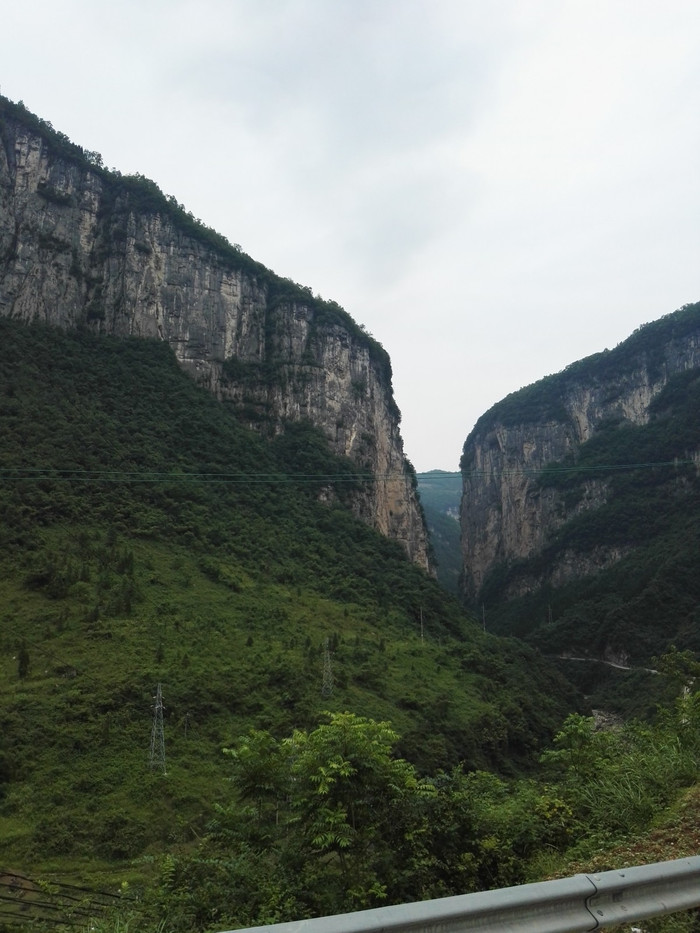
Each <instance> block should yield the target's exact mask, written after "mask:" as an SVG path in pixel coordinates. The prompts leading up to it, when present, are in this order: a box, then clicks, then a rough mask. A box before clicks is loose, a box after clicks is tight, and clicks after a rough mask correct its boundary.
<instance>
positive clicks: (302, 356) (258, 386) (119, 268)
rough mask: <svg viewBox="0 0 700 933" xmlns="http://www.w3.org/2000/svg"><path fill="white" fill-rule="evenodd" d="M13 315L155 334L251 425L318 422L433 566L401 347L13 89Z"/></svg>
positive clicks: (6, 150) (3, 283) (1, 229)
mask: <svg viewBox="0 0 700 933" xmlns="http://www.w3.org/2000/svg"><path fill="white" fill-rule="evenodd" d="M0 139H1V140H2V145H1V146H0V314H2V315H6V316H9V317H13V318H17V319H21V320H35V319H38V320H43V321H46V322H49V323H52V324H55V325H58V326H62V327H67V328H76V327H82V328H87V329H88V330H91V331H93V332H95V333H110V334H115V335H117V336H127V335H130V336H142V337H153V338H155V339H160V340H163V341H165V342H166V343H168V344H169V345H170V346H171V348H172V349H173V351H174V352H175V355H176V357H177V359H178V361H179V363H180V365H182V367H183V368H184V369H185V370H186V371H187V372H188V374H189V375H191V376H192V378H193V379H194V380H195V381H196V382H197V383H198V384H200V385H203V386H205V387H206V388H207V389H208V390H209V391H211V392H212V393H213V394H214V395H215V396H216V397H217V398H219V399H221V400H222V401H224V402H225V403H227V404H230V405H232V406H234V407H235V408H236V410H237V412H238V415H239V418H240V419H241V421H242V422H243V423H245V424H247V425H248V426H250V427H253V428H254V429H256V430H258V431H260V432H262V433H264V434H268V435H271V436H274V435H275V434H280V433H282V432H283V431H284V430H285V426H286V425H287V424H289V423H295V422H299V421H301V420H308V421H310V422H311V423H312V424H314V425H315V426H316V427H318V428H320V429H321V431H322V432H323V434H324V436H325V437H326V440H327V443H328V445H329V448H330V449H331V450H332V451H334V452H335V453H337V454H339V455H340V456H345V457H348V458H349V459H350V460H351V461H352V462H353V463H354V464H355V465H356V468H357V471H358V472H360V473H371V474H373V477H374V479H373V482H372V483H371V484H366V485H365V486H364V487H363V488H362V489H361V490H358V491H356V495H355V497H354V499H353V502H352V508H353V510H354V512H355V514H356V515H358V516H359V517H360V518H362V519H363V520H364V521H366V522H368V523H369V524H371V525H372V526H373V527H375V528H377V529H378V530H379V531H381V532H382V533H383V534H385V535H386V536H387V537H390V538H393V539H394V540H397V541H399V542H400V543H401V545H402V546H403V548H404V549H405V551H406V552H407V554H408V555H409V557H410V559H411V560H413V561H414V562H415V563H417V564H418V565H419V566H422V567H424V568H425V569H429V566H430V560H429V553H428V543H427V532H426V528H425V523H424V519H423V515H422V513H421V510H420V504H419V502H418V498H417V494H416V488H415V471H414V470H413V467H412V465H411V464H410V462H409V461H408V460H407V458H406V456H405V454H404V450H403V441H402V438H401V434H400V428H399V425H400V412H399V409H398V407H397V405H396V402H395V400H394V397H393V390H392V386H391V363H390V360H389V356H388V354H387V353H386V351H385V350H384V348H383V347H382V346H381V344H379V343H378V341H376V340H375V339H374V338H373V337H372V336H371V335H370V334H368V333H367V332H366V330H365V329H364V328H362V327H361V326H360V325H358V324H356V323H355V322H354V321H353V320H352V318H351V317H350V315H348V314H347V312H345V311H344V310H343V309H342V308H341V307H340V306H339V305H337V304H336V303H334V302H326V301H323V300H321V299H319V298H316V297H314V295H313V294H312V292H311V289H309V288H304V287H302V286H299V285H297V284H296V283H294V282H291V281H288V280H284V279H280V278H279V277H278V276H276V275H274V273H272V272H270V270H268V269H266V268H265V267H264V266H263V265H262V264H260V263H257V262H255V261H254V260H252V259H251V258H250V257H249V256H247V255H246V254H245V253H243V252H242V251H241V250H240V248H239V247H237V246H235V245H231V244H230V243H228V241H227V240H226V239H225V238H223V237H221V236H220V235H219V234H217V233H216V232H215V231H213V230H210V229H209V228H208V227H206V226H205V225H203V224H202V223H201V222H199V221H197V220H196V219H195V218H193V217H192V215H190V214H188V213H186V212H185V210H184V208H183V207H182V206H181V205H179V204H178V203H177V201H176V200H175V198H173V197H166V196H165V195H163V193H162V192H161V191H160V189H159V188H158V186H157V185H156V184H155V183H154V182H152V181H150V180H148V179H146V178H144V177H143V176H140V175H136V176H122V175H120V174H119V173H117V172H113V171H108V170H106V169H105V168H104V167H103V166H102V164H101V157H100V156H99V154H97V153H90V152H85V151H84V150H82V149H81V148H80V147H79V146H76V145H75V144H73V143H71V142H70V140H68V139H67V138H66V137H65V136H64V135H63V134H61V133H58V132H57V131H55V130H54V129H53V127H51V126H50V124H47V123H46V122H45V121H42V120H41V119H40V118H38V117H36V116H34V115H33V114H30V113H29V112H28V111H27V110H26V109H25V108H24V107H23V106H20V105H18V104H13V103H12V102H10V101H9V100H7V99H6V98H0Z"/></svg>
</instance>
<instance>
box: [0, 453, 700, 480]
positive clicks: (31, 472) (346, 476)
mask: <svg viewBox="0 0 700 933" xmlns="http://www.w3.org/2000/svg"><path fill="white" fill-rule="evenodd" d="M679 466H698V461H697V460H693V459H678V458H676V459H674V460H652V461H641V462H636V463H602V464H576V465H572V466H544V467H539V468H533V469H527V468H525V467H518V468H514V469H508V470H467V471H465V472H464V473H463V474H462V475H463V476H464V477H465V478H470V477H476V476H479V477H483V476H493V477H497V476H532V477H541V476H551V475H555V474H562V473H566V474H571V473H590V472H594V471H595V472H612V471H616V470H652V469H659V468H668V467H679ZM451 475H454V476H458V475H459V474H458V473H455V474H451ZM408 476H409V474H406V473H402V472H398V471H394V472H390V473H370V472H363V473H224V472H222V473H212V472H208V473H204V472H192V473H168V472H161V471H146V470H81V469H73V468H65V469H48V468H46V469H44V468H41V467H9V468H8V467H6V468H4V469H3V468H0V481H1V480H5V481H9V480H20V481H21V480H52V481H58V480H63V481H67V482H96V483H168V484H172V483H192V482H196V483H225V484H229V485H247V486H252V485H256V484H263V485H271V484H272V485H274V484H289V483H297V484H302V485H303V484H315V483H355V482H357V481H363V480H392V479H399V480H404V479H407V478H408Z"/></svg>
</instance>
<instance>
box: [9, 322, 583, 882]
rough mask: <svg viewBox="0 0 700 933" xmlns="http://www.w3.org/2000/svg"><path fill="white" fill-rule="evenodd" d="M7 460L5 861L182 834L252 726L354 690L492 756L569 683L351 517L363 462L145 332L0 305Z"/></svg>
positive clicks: (409, 734)
mask: <svg viewBox="0 0 700 933" xmlns="http://www.w3.org/2000/svg"><path fill="white" fill-rule="evenodd" d="M0 464H1V465H2V479H3V482H2V484H0V534H1V536H2V539H1V543H2V546H1V547H0V613H2V628H1V629H0V648H1V651H0V864H5V865H10V866H12V867H13V868H14V869H15V870H20V869H24V870H25V873H27V874H32V873H36V871H37V870H38V869H39V867H40V866H46V865H48V864H51V866H52V868H53V870H54V871H55V872H58V873H59V874H60V873H62V872H63V873H65V872H66V871H67V870H68V869H69V868H73V867H75V866H82V867H81V868H80V871H82V872H83V873H85V872H87V871H90V872H92V871H100V870H105V871H110V870H112V866H114V865H115V864H117V863H122V862H123V860H124V859H131V858H134V857H136V856H143V855H153V854H154V853H159V852H163V851H165V850H167V849H168V848H169V847H172V846H176V845H187V844H188V843H189V842H190V841H192V840H193V839H195V838H196V837H197V836H198V835H199V834H200V833H201V832H202V829H203V826H204V825H205V824H206V823H208V822H209V820H210V819H211V818H212V814H213V809H212V807H213V804H214V802H215V801H216V800H218V799H221V797H222V795H225V794H226V793H227V784H226V780H225V778H226V762H225V759H224V756H222V754H221V749H222V747H223V746H225V745H228V744H230V743H231V742H232V741H234V740H235V738H236V737H237V736H239V735H241V734H243V733H245V732H246V730H247V729H248V728H249V727H257V728H264V729H271V730H272V731H273V732H274V733H275V734H277V735H284V734H286V733H288V732H289V731H291V729H292V728H294V727H299V728H306V727H309V726H311V725H315V724H316V723H317V721H318V717H319V715H320V713H321V711H322V710H323V709H329V710H334V711H337V710H351V711H353V712H355V713H358V714H360V715H365V716H370V717H372V718H374V719H379V720H382V719H388V720H391V721H392V722H393V723H394V725H395V727H396V729H397V731H398V732H399V733H400V734H401V735H402V741H401V745H400V753H401V754H403V755H405V756H407V757H408V758H410V759H411V760H412V761H414V762H416V764H418V766H419V767H421V768H422V769H423V768H425V769H429V770H433V771H434V770H437V769H438V768H441V767H449V766H451V765H453V764H455V763H457V762H458V761H460V760H463V761H464V762H465V764H466V765H467V767H470V766H481V767H491V766H493V767H497V768H499V769H500V770H502V771H504V772H508V771H513V770H515V769H518V768H522V767H526V766H527V765H528V763H531V762H532V761H533V757H534V755H535V753H536V751H537V749H538V747H539V746H540V745H541V743H542V742H543V741H546V740H547V739H548V737H549V736H550V735H551V734H552V731H553V730H554V729H555V728H556V727H557V726H558V724H559V723H560V722H561V720H562V719H563V717H564V715H565V714H566V712H567V711H568V710H569V709H570V708H571V707H572V706H573V705H574V703H575V698H574V697H573V695H572V691H571V690H570V689H569V688H568V687H567V686H566V685H565V684H564V683H563V681H562V680H561V678H560V677H559V676H558V675H557V674H556V672H554V671H553V670H552V668H551V667H550V666H549V665H548V664H547V663H546V662H545V661H544V660H543V659H541V658H540V657H539V656H538V655H537V654H536V653H534V652H533V651H531V650H530V649H528V648H527V647H525V646H522V645H520V644H518V643H515V642H511V641H510V640H501V639H493V638H489V637H484V636H483V635H482V634H481V633H480V632H479V631H478V629H476V628H475V627H474V626H473V625H472V624H471V623H469V621H468V620H467V619H466V617H465V616H464V614H463V613H462V611H461V610H460V609H459V606H458V605H457V603H456V601H454V600H452V599H450V598H449V597H448V596H447V595H446V594H445V593H444V592H443V591H442V590H440V588H439V587H438V586H437V584H436V582H435V581H434V580H433V579H431V578H430V577H429V576H428V575H427V574H426V573H425V572H424V571H422V570H421V569H420V568H418V567H416V566H415V565H413V564H411V563H410V562H409V561H408V560H407V558H406V556H405V553H404V551H403V550H402V548H401V547H400V546H399V545H398V544H397V543H396V542H392V541H390V540H388V539H386V538H385V537H383V536H381V535H379V534H378V533H377V532H375V531H374V530H372V529H371V528H369V527H367V526H366V525H365V524H363V523H361V522H360V521H358V520H357V519H355V518H353V516H352V514H351V512H350V511H349V509H348V508H347V507H346V506H345V505H343V501H344V500H346V499H351V498H352V496H353V495H354V493H355V492H356V491H357V487H358V483H360V482H368V480H366V479H365V480H359V479H358V477H357V475H356V472H355V468H354V465H353V464H352V463H350V462H349V461H348V460H347V459H341V458H338V457H336V456H335V455H333V454H331V453H330V452H329V450H328V447H327V445H326V443H325V441H324V438H323V435H322V434H321V432H320V431H318V430H317V429H313V428H310V427H309V426H308V425H303V424H300V425H297V426H295V427H294V428H292V429H291V430H289V431H287V432H286V433H285V434H283V435H281V436H279V437H277V438H275V439H273V440H264V439H263V438H261V437H260V435H259V434H257V433H255V432H252V431H250V430H249V429H247V428H245V427H243V426H241V425H240V423H239V422H238V420H237V409H236V406H233V405H231V406H226V405H224V404H222V403H221V402H219V401H217V400H216V399H215V398H214V397H213V396H212V395H211V394H210V393H208V392H207V391H205V390H204V389H202V388H200V387H198V386H196V384H195V383H194V382H193V381H192V380H191V379H189V378H188V377H187V375H186V374H184V373H183V371H182V369H181V368H180V367H179V365H178V363H177V361H176V358H175V356H174V354H173V352H172V351H171V350H170V348H169V347H168V346H167V344H166V343H164V342H163V341H158V340H146V339H135V338H120V339H116V338H112V337H101V336H98V335H95V334H92V333H91V332H89V331H87V330H83V331H80V332H70V331H69V332H65V331H62V330H60V329H55V328H52V327H50V326H47V325H43V324H32V325H25V324H22V323H21V322H15V321H12V320H10V319H8V318H3V319H0ZM328 487H331V488H332V489H333V490H334V495H333V496H332V497H329V499H328V501H327V502H326V503H321V502H319V493H320V492H321V491H322V490H323V489H326V488H328ZM421 616H422V619H423V623H424V637H423V638H421V637H420V619H421ZM326 663H327V664H328V665H330V672H328V671H325V670H324V668H325V667H326ZM327 673H330V675H331V676H330V678H328V677H327V676H324V674H327ZM159 683H160V684H161V685H162V692H163V697H164V704H165V712H164V735H165V762H166V768H167V775H163V774H162V773H161V771H160V768H159V767H156V768H155V769H151V768H149V757H150V755H149V747H150V739H151V729H152V724H153V721H154V708H153V707H154V700H153V697H154V695H155V691H156V686H157V684H159ZM158 764H159V761H158V760H156V765H158ZM144 866H145V863H142V869H143V868H144ZM136 870H137V871H138V869H136ZM122 877H123V876H122Z"/></svg>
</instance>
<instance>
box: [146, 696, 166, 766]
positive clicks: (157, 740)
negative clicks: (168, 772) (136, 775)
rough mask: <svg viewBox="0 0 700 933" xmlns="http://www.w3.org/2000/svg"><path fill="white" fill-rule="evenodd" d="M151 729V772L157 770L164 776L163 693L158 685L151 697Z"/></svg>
mask: <svg viewBox="0 0 700 933" xmlns="http://www.w3.org/2000/svg"><path fill="white" fill-rule="evenodd" d="M153 699H154V701H155V705H154V707H153V729H152V730H151V757H150V761H149V764H150V767H151V771H153V770H154V769H156V768H158V769H159V770H160V771H162V772H163V774H165V734H164V732H163V693H162V691H161V686H160V684H158V687H157V688H156V695H155V696H154V697H153Z"/></svg>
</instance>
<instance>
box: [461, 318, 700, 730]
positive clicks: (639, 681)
mask: <svg viewBox="0 0 700 933" xmlns="http://www.w3.org/2000/svg"><path fill="white" fill-rule="evenodd" d="M699 319H700V305H693V306H688V307H687V308H685V309H682V311H681V312H677V313H676V314H675V315H670V316H668V317H667V318H663V319H662V320H661V321H660V322H657V324H655V325H648V326H647V327H644V328H641V329H640V330H639V331H638V332H637V333H636V334H635V335H633V337H632V338H630V341H626V342H625V343H624V344H621V345H620V346H619V347H618V348H616V350H615V351H611V353H610V354H608V355H607V356H610V357H613V356H614V355H615V354H617V356H616V357H615V358H616V359H617V360H618V363H619V365H620V366H623V365H629V360H630V359H631V358H632V356H631V354H632V349H634V351H635V352H642V353H643V354H644V359H646V360H647V361H651V362H652V363H654V361H655V365H660V362H659V361H660V359H661V356H662V353H663V346H664V345H663V344H661V345H660V346H659V344H657V343H656V341H657V340H672V339H674V338H675V337H682V336H683V335H684V334H686V333H687V332H688V330H689V329H691V328H695V329H697V327H698V321H699ZM630 347H631V348H632V349H630ZM607 356H606V360H607ZM635 358H636V357H635ZM587 363H588V364H589V365H590V369H587V368H586V365H585V364H587ZM616 365H617V364H616ZM605 366H606V367H607V362H606V364H605ZM602 367H603V364H602V363H601V362H600V361H599V360H598V357H595V358H593V363H590V361H582V363H580V364H576V367H574V368H571V367H570V370H567V371H566V372H565V373H564V374H560V376H561V378H562V379H565V378H568V376H567V375H566V374H567V373H569V372H570V371H574V370H575V374H576V377H577V378H579V379H582V380H583V381H585V383H586V384H592V383H595V381H596V380H598V379H600V380H602V379H603V378H609V376H610V373H609V371H608V369H607V368H602ZM620 372H622V370H620ZM618 376H619V373H618ZM552 378H553V379H556V378H559V377H552ZM544 383H545V386H544V387H545V388H546V386H547V385H549V388H550V389H554V387H555V383H550V382H549V381H548V380H545V381H544ZM515 402H516V400H515V399H511V402H510V403H509V405H511V408H512V406H513V405H515ZM511 408H509V409H508V410H509V411H510V410H511ZM698 449H700V374H699V372H698V370H697V369H691V370H688V371H686V372H682V373H679V374H678V375H675V376H673V377H672V378H671V379H670V380H669V382H668V383H667V385H666V386H665V388H664V389H663V390H662V391H661V392H660V393H659V394H658V395H657V396H656V398H655V399H654V401H653V402H652V404H651V406H650V419H649V421H648V423H647V424H641V425H633V424H631V423H629V422H628V421H625V420H623V419H622V418H620V419H619V420H615V419H610V420H608V421H606V422H603V423H601V424H600V425H599V427H598V428H597V430H596V431H595V433H594V434H593V436H592V437H591V438H590V439H589V440H588V441H587V442H586V443H584V444H582V445H581V446H580V448H578V450H577V451H576V455H575V458H569V459H567V460H564V461H561V462H554V463H550V464H548V466H547V467H546V468H545V469H544V470H543V471H542V472H541V473H540V474H539V475H538V476H537V477H535V478H534V483H535V486H534V493H533V494H535V495H536V494H537V493H538V491H540V490H541V491H542V494H551V492H555V493H556V494H557V496H558V497H559V500H560V502H561V504H562V513H563V514H564V515H565V516H567V518H566V520H565V521H564V522H563V524H562V525H561V526H560V527H558V528H557V529H556V530H554V531H553V532H552V533H551V535H550V537H549V539H548V541H547V542H546V544H545V546H544V547H543V548H542V549H541V551H540V552H539V553H537V554H536V555H534V556H533V557H532V558H529V559H527V560H521V561H512V562H507V563H506V562H504V563H502V564H500V565H498V566H496V567H494V568H493V570H492V571H491V573H490V574H489V576H488V578H487V579H486V580H485V582H484V584H483V586H482V588H481V592H480V593H479V594H478V597H477V599H478V604H479V605H481V604H482V603H483V604H485V606H486V612H487V619H488V628H489V631H494V632H500V633H507V634H509V635H516V636H518V637H522V638H525V639H526V640H527V641H529V642H530V643H532V644H533V645H535V646H536V647H538V648H539V649H540V650H541V651H542V652H543V653H545V654H548V655H574V656H579V657H597V658H603V657H605V658H608V659H610V660H617V661H620V662H621V663H622V664H625V665H629V666H632V667H637V668H645V667H651V666H653V665H652V664H651V658H652V657H653V656H655V655H660V654H662V653H663V652H664V651H666V650H667V649H668V647H669V646H670V645H671V644H676V645H678V646H679V647H680V648H687V649H692V650H693V651H698V650H700V625H698V623H699V622H700V615H699V614H698V605H699V604H700V582H699V579H698V574H697V562H698V554H699V553H700V536H699V532H698V527H699V524H700V477H699V476H698V471H697V467H696V461H695V459H694V458H695V452H696V451H697V450H698ZM592 489H594V490H598V500H596V504H595V506H591V505H586V500H585V494H589V495H590V492H591V490H592ZM564 555H566V560H567V561H569V562H571V561H572V560H578V561H580V562H582V565H583V566H584V567H585V566H586V564H588V566H590V567H591V571H590V572H582V573H581V574H580V575H579V576H578V577H576V578H575V579H571V580H569V581H568V582H564V583H562V584H560V585H557V586H552V585H551V584H550V583H549V582H548V581H549V577H550V573H551V568H552V567H555V566H557V565H558V563H560V562H561V561H562V559H563V558H564ZM598 567H600V569H597V568H598ZM596 570H597V572H596ZM523 583H526V584H527V586H529V587H530V588H531V591H530V592H529V593H528V594H527V595H524V596H517V597H511V598H507V596H506V595H505V594H509V593H513V592H514V591H517V590H518V589H520V591H521V592H522V591H523V590H524V589H525V586H524V585H521V584H523ZM533 584H534V587H533ZM562 670H565V673H566V675H567V677H569V678H570V679H571V680H572V681H573V682H575V683H577V685H578V686H579V687H580V688H581V689H582V690H584V692H585V693H586V694H587V695H589V696H591V702H592V703H593V704H594V705H601V704H603V703H604V704H605V705H606V708H616V709H618V710H619V711H623V712H624V711H627V712H634V713H635V714H637V715H643V714H644V713H645V712H646V713H649V712H651V711H653V709H654V706H655V704H656V702H658V701H659V700H660V699H661V698H662V693H660V688H659V686H658V682H656V681H654V678H653V676H652V675H649V674H646V673H645V672H644V671H636V672H631V673H625V672H619V671H617V672H615V671H611V670H603V669H601V668H598V670H594V669H592V667H591V665H590V664H581V663H575V662H564V663H563V664H562ZM615 694H617V696H615Z"/></svg>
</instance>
